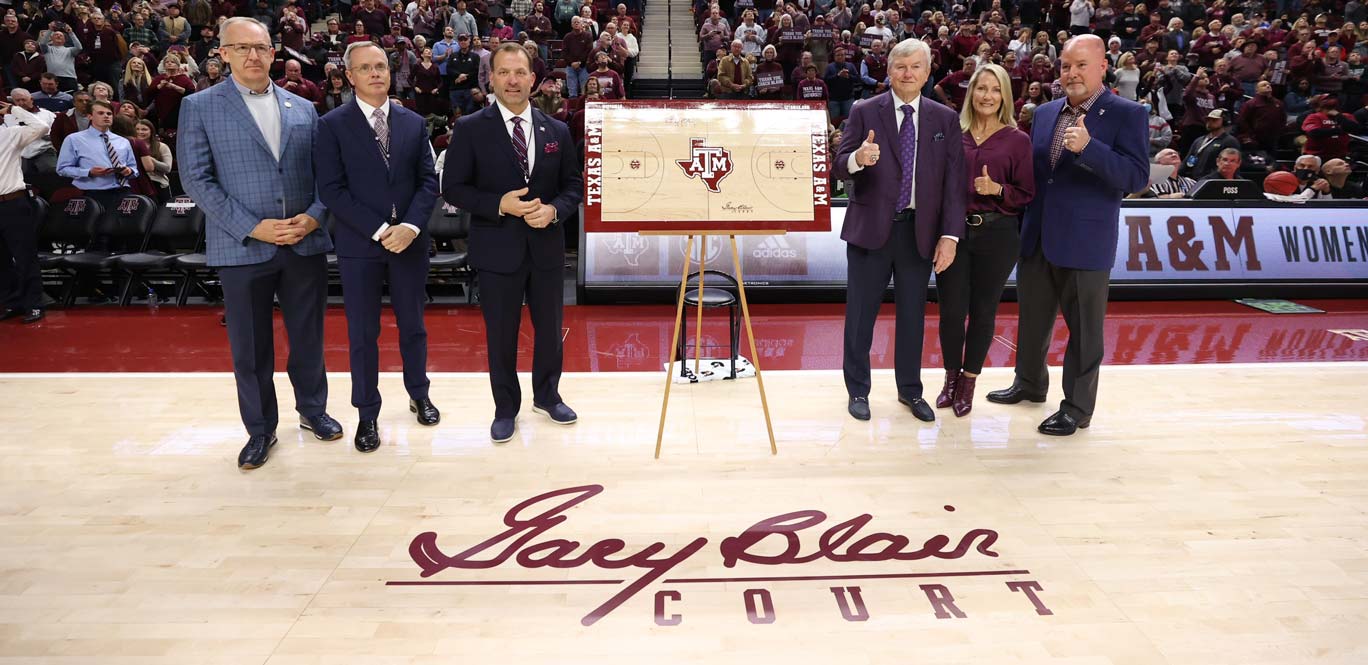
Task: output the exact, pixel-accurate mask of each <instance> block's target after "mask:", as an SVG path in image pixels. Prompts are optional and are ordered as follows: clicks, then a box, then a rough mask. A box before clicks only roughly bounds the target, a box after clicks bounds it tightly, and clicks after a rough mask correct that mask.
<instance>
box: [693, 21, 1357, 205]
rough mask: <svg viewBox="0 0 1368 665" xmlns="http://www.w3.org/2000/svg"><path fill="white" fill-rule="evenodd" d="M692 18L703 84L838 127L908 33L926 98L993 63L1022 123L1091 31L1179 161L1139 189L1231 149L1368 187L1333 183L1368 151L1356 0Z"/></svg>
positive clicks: (1318, 193)
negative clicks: (923, 57)
mask: <svg viewBox="0 0 1368 665" xmlns="http://www.w3.org/2000/svg"><path fill="white" fill-rule="evenodd" d="M694 17H695V25H696V27H697V30H698V43H699V51H700V57H701V59H702V62H703V63H704V65H705V74H704V76H705V78H706V79H707V81H708V89H709V94H710V95H711V96H713V97H715V98H719V99H798V100H812V101H820V102H824V103H825V104H826V105H827V109H828V112H829V114H830V118H831V123H832V126H833V130H835V129H838V128H839V127H840V125H841V122H842V121H843V120H844V119H845V118H846V117H848V116H849V115H850V110H851V107H852V105H853V104H854V103H855V102H856V101H857V100H860V99H863V98H867V97H871V96H873V95H876V94H879V93H882V92H883V91H884V90H886V89H887V81H886V75H887V67H888V59H887V55H886V54H887V52H888V50H889V49H890V48H892V45H894V44H896V43H897V42H898V41H901V40H903V39H905V38H908V37H916V38H919V39H922V40H924V41H926V42H927V43H928V44H929V45H930V46H931V53H932V62H931V68H932V76H931V78H930V79H929V80H928V82H927V84H926V88H925V90H924V91H923V94H924V95H925V96H926V97H927V98H929V99H932V100H935V101H938V102H940V103H942V104H945V105H947V106H950V107H951V108H954V109H959V108H960V107H961V106H962V105H963V103H964V99H965V96H966V92H967V88H968V84H969V80H970V78H971V77H972V76H973V75H974V73H975V72H976V71H977V70H978V69H979V68H981V67H983V66H984V65H985V64H988V63H993V64H998V65H1001V66H1002V67H1003V68H1004V69H1006V70H1007V71H1008V73H1009V75H1010V79H1011V84H1012V90H1011V92H1012V98H1013V100H1014V104H1015V112H1016V118H1017V124H1018V126H1019V127H1020V128H1021V129H1022V130H1024V131H1027V132H1029V131H1030V126H1031V119H1032V116H1033V113H1034V110H1035V108H1036V107H1037V106H1039V105H1041V104H1043V103H1045V102H1047V101H1050V100H1051V99H1054V98H1056V97H1059V96H1060V95H1061V94H1062V91H1061V90H1060V87H1059V84H1058V83H1057V79H1058V76H1059V52H1060V49H1062V47H1063V44H1064V42H1065V41H1067V40H1068V39H1069V38H1070V37H1071V36H1073V35H1079V34H1084V33H1092V34H1096V35H1098V36H1100V37H1102V39H1103V40H1105V41H1106V42H1107V45H1108V48H1107V58H1108V60H1109V64H1110V68H1109V70H1108V74H1107V85H1108V87H1109V88H1111V90H1112V91H1113V92H1114V93H1116V94H1118V95H1121V96H1123V97H1125V98H1127V99H1131V100H1135V101H1138V102H1140V103H1142V104H1144V105H1145V106H1146V107H1147V108H1148V109H1149V111H1150V116H1149V118H1150V154H1151V157H1153V158H1156V159H1159V163H1163V162H1170V161H1173V162H1174V163H1173V165H1174V166H1175V167H1176V169H1175V173H1174V174H1173V176H1172V177H1171V178H1170V182H1168V183H1160V184H1159V185H1156V188H1157V189H1156V190H1155V191H1152V192H1148V193H1146V192H1142V193H1138V195H1140V196H1145V195H1157V194H1169V195H1172V194H1174V193H1175V191H1173V190H1174V188H1177V189H1176V192H1177V193H1179V195H1185V194H1188V193H1190V192H1191V191H1192V187H1193V186H1195V185H1196V183H1197V181H1199V180H1201V179H1203V178H1205V177H1207V176H1210V175H1212V174H1214V173H1217V172H1218V171H1219V168H1218V167H1219V164H1218V163H1219V162H1220V161H1221V155H1222V153H1223V151H1226V150H1233V152H1234V154H1233V155H1228V156H1227V162H1229V161H1230V159H1232V158H1233V159H1236V160H1237V161H1236V164H1237V171H1238V172H1239V173H1243V174H1244V175H1245V176H1246V177H1251V178H1252V179H1259V180H1261V179H1262V178H1261V174H1265V173H1267V172H1270V171H1272V170H1277V169H1278V168H1280V167H1281V168H1283V169H1285V170H1292V171H1294V172H1295V173H1296V174H1297V176H1298V179H1299V182H1300V184H1301V187H1300V189H1301V190H1303V191H1304V190H1312V191H1313V196H1314V197H1317V198H1330V197H1333V198H1362V197H1363V192H1362V191H1361V189H1360V188H1359V187H1358V186H1357V185H1355V184H1354V183H1353V182H1350V183H1349V184H1348V185H1347V187H1346V186H1344V185H1343V184H1341V185H1340V186H1335V185H1334V184H1333V183H1334V182H1339V183H1344V176H1347V175H1349V174H1350V173H1351V171H1352V170H1353V167H1354V165H1355V164H1359V165H1360V168H1359V171H1360V172H1362V170H1363V169H1362V164H1361V162H1362V161H1363V160H1365V159H1368V154H1366V153H1368V151H1365V149H1364V146H1365V144H1366V143H1368V142H1365V141H1363V140H1360V139H1355V138H1353V136H1354V135H1362V134H1365V133H1368V129H1365V127H1368V110H1366V109H1365V104H1364V99H1365V92H1368V90H1365V86H1364V81H1363V77H1364V69H1365V65H1364V60H1365V58H1368V9H1365V3H1364V0H1347V1H1346V0H1276V2H1275V1H1272V0H1270V1H1268V2H1264V1H1262V0H1253V1H1246V0H1234V1H1231V2H1227V1H1226V0H1150V1H1149V2H1148V3H1147V2H1132V1H1126V0H1023V1H1020V2H1013V1H1011V0H1006V1H1004V0H972V1H969V2H965V1H962V0H961V1H959V2H956V1H955V0H924V1H922V2H915V1H913V0H872V2H861V4H859V5H858V6H855V5H851V4H849V3H848V2H847V0H801V1H799V2H790V3H783V2H779V1H777V0H724V1H723V2H715V1H714V0H698V1H697V4H695V6H694ZM1174 154H1176V161H1174ZM1300 157H1304V158H1305V159H1302V160H1300V161H1297V162H1296V164H1297V168H1296V169H1292V168H1291V167H1292V166H1293V164H1292V162H1293V161H1294V160H1298V159H1299V158H1300ZM1313 163H1314V165H1315V166H1314V168H1311V167H1308V168H1302V165H1307V164H1313ZM1156 192H1157V194H1156Z"/></svg>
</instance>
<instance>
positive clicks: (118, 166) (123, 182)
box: [100, 132, 128, 187]
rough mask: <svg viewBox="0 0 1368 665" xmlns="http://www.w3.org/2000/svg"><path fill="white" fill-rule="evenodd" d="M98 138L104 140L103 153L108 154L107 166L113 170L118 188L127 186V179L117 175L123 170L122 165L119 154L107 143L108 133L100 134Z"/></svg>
mask: <svg viewBox="0 0 1368 665" xmlns="http://www.w3.org/2000/svg"><path fill="white" fill-rule="evenodd" d="M100 138H102V139H104V144H105V152H107V153H109V165H110V166H111V167H113V169H114V179H115V180H117V181H118V183H119V186H120V187H127V186H128V178H125V177H123V176H122V175H119V172H120V171H122V170H123V164H122V163H120V162H119V153H118V152H115V150H114V144H113V143H110V142H109V133H108V132H100Z"/></svg>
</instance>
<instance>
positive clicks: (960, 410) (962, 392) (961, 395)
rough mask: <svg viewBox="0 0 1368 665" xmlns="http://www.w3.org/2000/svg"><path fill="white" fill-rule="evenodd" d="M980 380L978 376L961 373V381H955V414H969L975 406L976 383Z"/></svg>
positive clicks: (960, 415)
mask: <svg viewBox="0 0 1368 665" xmlns="http://www.w3.org/2000/svg"><path fill="white" fill-rule="evenodd" d="M977 382H978V377H977V376H965V375H964V374H961V375H960V377H959V381H957V382H955V402H954V407H955V415H956V416H958V417H960V418H963V417H965V416H967V415H969V410H970V409H973V408H974V384H975V383H977Z"/></svg>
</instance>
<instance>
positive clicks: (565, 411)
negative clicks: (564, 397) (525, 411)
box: [532, 402, 579, 425]
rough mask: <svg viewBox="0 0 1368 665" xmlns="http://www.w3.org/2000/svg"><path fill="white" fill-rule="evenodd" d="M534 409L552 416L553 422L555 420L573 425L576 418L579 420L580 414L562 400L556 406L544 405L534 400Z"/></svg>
mask: <svg viewBox="0 0 1368 665" xmlns="http://www.w3.org/2000/svg"><path fill="white" fill-rule="evenodd" d="M532 411H533V412H535V413H540V414H542V415H543V416H546V417H547V418H550V419H551V422H554V423H556V424H557V425H573V424H575V421H576V420H579V416H578V415H576V414H575V411H574V409H571V408H570V407H568V406H566V405H565V402H561V403H560V404H557V405H555V406H542V405H540V404H537V403H536V402H533V403H532Z"/></svg>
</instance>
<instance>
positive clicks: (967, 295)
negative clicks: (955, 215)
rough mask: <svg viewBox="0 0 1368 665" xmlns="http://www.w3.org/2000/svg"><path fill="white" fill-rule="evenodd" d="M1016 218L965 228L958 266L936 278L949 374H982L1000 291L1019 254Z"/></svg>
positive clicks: (946, 368)
mask: <svg viewBox="0 0 1368 665" xmlns="http://www.w3.org/2000/svg"><path fill="white" fill-rule="evenodd" d="M1017 219H1018V218H1017V217H1015V216H1012V217H995V218H993V219H992V221H987V222H984V223H983V224H981V225H979V226H969V227H966V231H965V237H964V239H963V240H961V241H960V243H959V246H958V247H956V248H955V262H954V263H952V264H950V267H949V268H946V269H945V272H942V273H940V274H939V275H936V294H937V299H938V301H939V303H940V343H941V353H942V354H943V355H944V358H945V371H947V372H958V371H960V370H961V369H962V370H964V371H966V372H969V373H971V374H978V373H980V372H982V371H983V359H984V358H986V357H987V356H988V347H989V346H990V345H992V343H993V329H994V326H995V325H996V322H997V310H998V303H999V302H1001V301H1002V290H1003V288H1004V287H1005V286H1006V285H1007V276H1008V275H1011V274H1012V268H1013V267H1015V266H1016V262H1017V256H1018V255H1019V254H1021V232H1020V230H1019V229H1018V227H1017ZM966 320H968V329H967V330H966V328H965V321H966Z"/></svg>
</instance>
